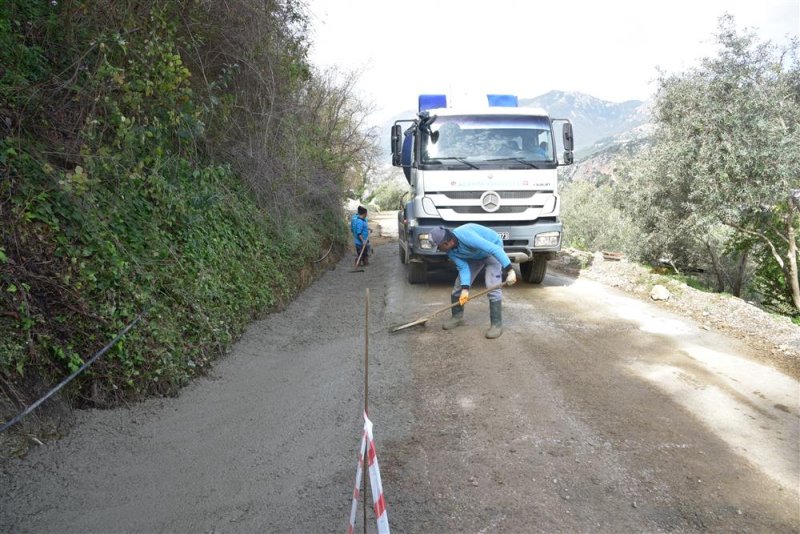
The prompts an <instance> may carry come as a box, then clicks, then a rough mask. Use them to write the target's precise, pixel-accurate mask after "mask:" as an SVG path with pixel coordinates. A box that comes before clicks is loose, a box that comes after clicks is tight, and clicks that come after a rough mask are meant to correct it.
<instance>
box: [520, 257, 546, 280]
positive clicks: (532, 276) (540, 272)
mask: <svg viewBox="0 0 800 534" xmlns="http://www.w3.org/2000/svg"><path fill="white" fill-rule="evenodd" d="M519 272H520V274H521V275H522V279H523V280H525V281H526V282H528V283H529V284H541V283H542V280H544V275H545V273H546V272H547V256H536V255H535V256H534V257H533V259H532V260H531V261H528V262H525V263H520V264H519Z"/></svg>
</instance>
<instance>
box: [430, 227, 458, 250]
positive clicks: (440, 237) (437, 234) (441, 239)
mask: <svg viewBox="0 0 800 534" xmlns="http://www.w3.org/2000/svg"><path fill="white" fill-rule="evenodd" d="M453 237H454V236H453V232H451V231H450V230H448V229H447V228H444V227H442V226H437V227H436V228H434V229H433V230H431V234H430V239H431V242H433V244H434V245H436V246H437V247H438V246H439V245H441V244H442V243H446V242H448V241H450V240H451V239H453Z"/></svg>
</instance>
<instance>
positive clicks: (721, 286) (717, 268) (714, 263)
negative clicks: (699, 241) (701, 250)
mask: <svg viewBox="0 0 800 534" xmlns="http://www.w3.org/2000/svg"><path fill="white" fill-rule="evenodd" d="M705 244H706V249H707V250H708V255H709V256H711V267H712V268H713V269H714V275H716V277H717V287H716V289H715V291H716V292H717V293H722V292H723V291H725V273H724V272H723V267H722V264H720V262H719V258H718V257H717V254H716V252H714V247H712V246H711V243H710V242H708V241H705Z"/></svg>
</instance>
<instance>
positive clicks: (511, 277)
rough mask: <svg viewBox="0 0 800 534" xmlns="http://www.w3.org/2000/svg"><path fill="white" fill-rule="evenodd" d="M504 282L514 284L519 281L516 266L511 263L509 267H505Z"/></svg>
mask: <svg viewBox="0 0 800 534" xmlns="http://www.w3.org/2000/svg"><path fill="white" fill-rule="evenodd" d="M503 282H505V283H506V284H508V285H510V286H513V285H514V284H516V283H517V273H516V272H514V267H512V266H511V264H510V263H509V264H508V267H506V268H505V269H503Z"/></svg>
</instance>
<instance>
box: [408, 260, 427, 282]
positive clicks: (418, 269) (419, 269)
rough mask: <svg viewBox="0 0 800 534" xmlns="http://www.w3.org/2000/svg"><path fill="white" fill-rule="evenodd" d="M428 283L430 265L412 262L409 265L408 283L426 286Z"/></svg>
mask: <svg viewBox="0 0 800 534" xmlns="http://www.w3.org/2000/svg"><path fill="white" fill-rule="evenodd" d="M427 281H428V264H427V263H425V262H413V261H412V262H411V263H409V264H408V283H409V284H424V283H425V282H427Z"/></svg>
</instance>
